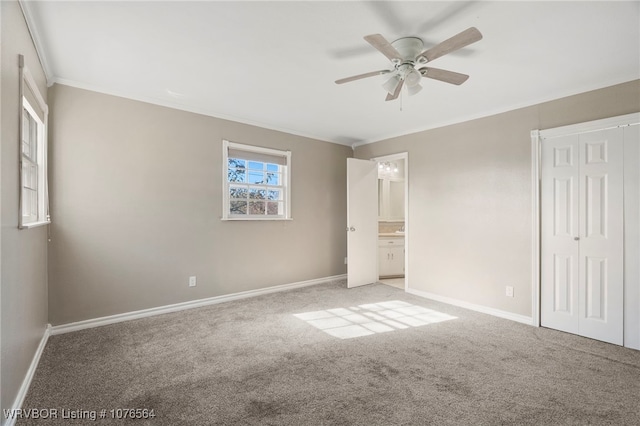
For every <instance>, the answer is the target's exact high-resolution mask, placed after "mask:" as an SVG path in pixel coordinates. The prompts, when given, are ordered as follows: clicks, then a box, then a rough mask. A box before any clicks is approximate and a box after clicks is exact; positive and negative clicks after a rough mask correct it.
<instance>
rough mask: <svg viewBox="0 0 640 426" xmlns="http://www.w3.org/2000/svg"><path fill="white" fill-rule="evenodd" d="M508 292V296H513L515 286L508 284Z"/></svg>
mask: <svg viewBox="0 0 640 426" xmlns="http://www.w3.org/2000/svg"><path fill="white" fill-rule="evenodd" d="M506 294H507V297H513V287H512V286H510V285H508V286H507V292H506Z"/></svg>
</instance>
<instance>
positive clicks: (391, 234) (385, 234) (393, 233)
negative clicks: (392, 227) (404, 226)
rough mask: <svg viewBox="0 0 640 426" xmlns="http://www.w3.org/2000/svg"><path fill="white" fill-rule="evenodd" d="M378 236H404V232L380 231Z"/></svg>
mask: <svg viewBox="0 0 640 426" xmlns="http://www.w3.org/2000/svg"><path fill="white" fill-rule="evenodd" d="M378 237H396V238H404V232H380V233H379V234H378Z"/></svg>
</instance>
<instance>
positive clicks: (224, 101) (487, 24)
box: [22, 1, 640, 145]
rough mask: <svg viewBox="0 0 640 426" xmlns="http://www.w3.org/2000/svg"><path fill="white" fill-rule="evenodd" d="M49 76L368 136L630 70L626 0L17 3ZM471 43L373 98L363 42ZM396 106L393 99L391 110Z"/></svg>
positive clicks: (630, 10) (295, 129) (633, 41)
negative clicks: (416, 82)
mask: <svg viewBox="0 0 640 426" xmlns="http://www.w3.org/2000/svg"><path fill="white" fill-rule="evenodd" d="M22 4H23V8H24V9H25V12H26V15H27V20H28V22H29V26H30V28H31V31H32V33H33V35H34V38H35V39H36V45H37V47H38V50H39V53H40V55H41V58H42V60H43V62H44V67H45V71H46V73H47V77H48V79H49V83H54V82H58V83H62V84H68V85H71V86H76V87H81V88H87V89H91V90H95V91H99V92H104V93H110V94H115V95H119V96H124V97H128V98H132V99H138V100H143V101H147V102H152V103H156V104H160V105H166V106H171V107H175V108H179V109H184V110H188V111H194V112H198V113H202V114H207V115H212V116H216V117H221V118H227V119H231V120H235V121H239V122H243V123H250V124H255V125H259V126H262V127H266V128H271V129H276V130H283V131H287V132H290V133H294V134H298V135H303V136H309V137H313V138H317V139H321V140H325V141H330V142H335V143H341V144H345V145H352V144H360V143H366V142H373V141H377V140H381V139H385V138H388V137H393V136H398V135H402V134H408V133H413V132H416V131H420V130H425V129H429V128H434V127H439V126H443V125H446V124H452V123H456V122H461V121H466V120H469V119H472V118H477V117H482V116H487V115H491V114H495V113H498V112H503V111H507V110H510V109H514V108H517V107H522V106H527V105H532V104H535V103H539V102H542V101H547V100H551V99H556V98H560V97H563V96H567V95H571V94H576V93H580V92H584V91H587V90H592V89H597V88H600V87H606V86H610V85H613V84H617V83H622V82H625V81H630V80H634V79H638V78H640V24H639V23H640V2H638V1H633V2H612V1H602V2H594V1H588V2H575V1H571V2H559V1H556V2H537V1H534V2H458V1H447V2H431V1H422V2H419V1H412V2H408V1H393V2H346V1H340V2H327V1H320V2H311V1H297V2H281V1H258V2H244V1H240V2H238V1H236V2H218V1H208V2H206V1H200V2H167V1H145V2H114V1H106V2H96V1H75V2H62V1H44V2H36V1H27V2H24V1H23V3H22ZM471 26H475V27H477V28H478V29H479V30H480V31H481V32H482V34H483V36H484V38H483V40H481V41H479V42H477V43H475V44H472V45H471V46H468V47H466V48H464V49H461V50H459V51H457V52H454V53H451V54H449V55H447V56H445V57H442V58H439V59H436V60H435V61H433V62H432V63H431V65H433V66H434V67H437V68H444V69H448V70H452V71H457V72H461V73H464V74H469V75H470V76H471V77H470V79H469V80H468V81H467V82H466V83H464V84H463V85H461V86H454V85H450V84H447V83H443V82H440V81H436V80H431V79H423V82H422V85H423V87H424V89H423V90H422V92H420V93H418V94H417V95H415V96H413V97H408V96H407V95H406V94H404V95H403V96H402V100H400V99H399V100H396V101H392V102H385V100H384V98H385V95H386V92H385V91H384V89H383V88H382V87H381V84H382V83H383V77H372V78H369V79H363V80H359V81H355V82H351V83H347V84H344V85H336V84H335V83H334V81H335V80H336V79H338V78H342V77H347V76H351V75H354V74H360V73H364V72H368V71H375V70H380V69H385V68H388V67H389V61H388V60H387V59H386V58H385V57H384V56H383V55H382V54H381V53H379V52H377V51H376V50H374V49H373V48H372V47H371V46H370V45H369V44H367V43H366V42H365V41H364V40H363V38H362V37H363V36H365V35H367V34H373V33H381V34H382V35H383V36H384V37H385V38H387V40H389V41H393V40H395V39H397V38H399V37H403V36H417V37H420V38H422V39H423V40H424V42H425V46H426V47H430V46H433V45H435V44H437V43H439V42H440V41H443V40H445V39H447V38H449V37H451V36H453V35H455V34H457V33H458V32H460V31H462V30H464V29H466V28H468V27H471ZM401 105H402V108H401Z"/></svg>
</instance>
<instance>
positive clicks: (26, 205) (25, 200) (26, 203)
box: [22, 188, 31, 216]
mask: <svg viewBox="0 0 640 426" xmlns="http://www.w3.org/2000/svg"><path fill="white" fill-rule="evenodd" d="M29 212H31V197H29V190H28V189H27V188H22V216H29Z"/></svg>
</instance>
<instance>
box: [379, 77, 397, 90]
mask: <svg viewBox="0 0 640 426" xmlns="http://www.w3.org/2000/svg"><path fill="white" fill-rule="evenodd" d="M398 84H400V77H398V76H397V75H394V76H393V77H391V78H390V79H389V80H387V81H386V82H385V83H384V84H383V85H382V87H384V90H386V91H387V92H389V93H390V94H393V93H394V92H395V91H396V87H398Z"/></svg>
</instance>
